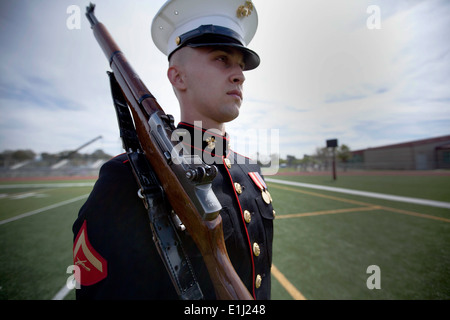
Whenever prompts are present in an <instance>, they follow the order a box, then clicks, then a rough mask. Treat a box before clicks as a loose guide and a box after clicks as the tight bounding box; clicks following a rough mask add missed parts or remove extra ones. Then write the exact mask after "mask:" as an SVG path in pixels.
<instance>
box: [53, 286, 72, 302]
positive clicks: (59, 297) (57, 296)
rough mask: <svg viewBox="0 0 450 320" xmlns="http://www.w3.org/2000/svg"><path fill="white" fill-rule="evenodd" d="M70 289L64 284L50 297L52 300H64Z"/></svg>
mask: <svg viewBox="0 0 450 320" xmlns="http://www.w3.org/2000/svg"><path fill="white" fill-rule="evenodd" d="M71 290H72V289H69V288H68V287H67V285H66V284H65V285H64V286H63V287H62V288H61V290H59V291H58V293H56V294H55V296H54V297H53V298H52V300H64V298H65V297H66V296H67V295H68V294H69V292H70V291H71Z"/></svg>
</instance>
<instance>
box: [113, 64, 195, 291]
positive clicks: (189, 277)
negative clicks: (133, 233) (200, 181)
mask: <svg viewBox="0 0 450 320" xmlns="http://www.w3.org/2000/svg"><path fill="white" fill-rule="evenodd" d="M108 75H109V78H110V84H111V93H112V97H113V101H114V107H115V110H116V114H117V121H118V123H119V129H120V137H121V138H122V143H123V147H124V149H125V150H126V152H127V156H128V159H129V161H130V164H131V167H132V169H133V173H134V176H135V177H136V180H137V182H138V184H139V186H140V191H139V196H140V197H141V198H143V200H144V205H145V207H146V209H147V211H148V216H149V219H150V226H151V230H152V233H153V241H154V242H155V245H156V248H157V249H158V253H159V255H160V256H161V258H162V260H163V262H164V265H165V267H166V269H167V271H168V273H169V276H170V278H171V280H172V283H173V284H174V287H175V290H176V291H177V293H178V296H179V297H180V299H182V300H196V299H203V293H202V291H201V289H200V286H199V284H198V282H197V279H196V277H195V274H194V271H193V268H192V265H191V263H190V261H189V258H188V256H187V254H186V252H185V250H184V248H183V244H182V241H181V239H180V236H179V234H178V232H177V229H176V227H175V225H174V222H173V220H172V218H171V217H170V214H168V213H169V212H171V208H170V205H169V204H168V201H166V200H165V196H164V190H163V188H162V187H161V185H160V183H159V181H158V179H157V177H156V176H155V173H154V172H153V170H152V168H151V166H150V164H149V163H148V160H147V158H146V157H145V155H144V152H143V151H142V148H141V145H140V143H139V139H138V136H137V133H136V129H135V127H134V125H133V120H132V117H131V114H130V110H129V109H128V105H127V102H126V99H125V97H124V95H123V93H122V90H121V88H120V85H119V84H118V83H117V80H116V78H115V76H114V73H112V72H108ZM149 272H151V271H149Z"/></svg>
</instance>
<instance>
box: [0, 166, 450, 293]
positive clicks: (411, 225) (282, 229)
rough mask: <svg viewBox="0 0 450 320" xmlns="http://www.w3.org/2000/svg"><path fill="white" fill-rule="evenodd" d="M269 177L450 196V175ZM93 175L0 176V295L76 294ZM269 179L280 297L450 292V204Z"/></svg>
mask: <svg viewBox="0 0 450 320" xmlns="http://www.w3.org/2000/svg"><path fill="white" fill-rule="evenodd" d="M271 178H273V179H279V180H281V181H291V182H302V183H308V184H313V185H324V186H331V187H337V188H341V189H352V190H362V191H369V192H376V193H383V194H388V195H397V196H403V197H410V198H420V199H429V200H436V201H440V202H447V203H450V176H448V175H446V176H444V175H443V176H439V175H414V176H409V175H383V174H379V175H364V174H359V175H345V176H339V177H338V180H337V181H332V180H331V179H330V178H329V177H327V176H276V177H271ZM94 182H95V181H94V180H57V181H48V180H42V181H37V180H32V181H3V182H1V183H0V299H14V300H17V299H43V300H49V299H53V298H55V297H58V298H64V299H74V297H75V293H74V290H72V291H67V290H65V288H66V281H67V278H68V277H69V276H70V274H69V273H67V268H68V267H69V266H70V265H72V237H73V236H72V230H71V228H72V224H73V221H74V220H75V218H76V216H77V213H78V210H79V208H80V207H81V205H82V204H83V203H84V201H85V200H86V198H87V196H88V194H89V192H90V191H91V190H92V186H93V183H94ZM268 185H269V189H270V193H271V195H272V198H273V200H274V202H273V204H274V208H275V210H276V213H277V217H276V219H275V221H274V228H275V238H274V252H273V268H272V298H273V299H309V300H323V299H450V250H449V246H450V209H448V208H442V207H436V206H431V205H424V204H413V203H409V202H404V201H392V200H385V199H378V198H373V197H368V196H360V195H352V194H347V193H342V192H334V191H326V190H318V189H314V188H311V187H298V186H295V185H286V184H283V183H279V182H278V183H275V182H269V183H268ZM58 293H59V295H58Z"/></svg>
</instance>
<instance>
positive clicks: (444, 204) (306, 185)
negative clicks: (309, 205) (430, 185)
mask: <svg viewBox="0 0 450 320" xmlns="http://www.w3.org/2000/svg"><path fill="white" fill-rule="evenodd" d="M265 180H266V181H268V182H273V183H279V184H285V185H290V186H296V187H304V188H311V189H318V190H325V191H333V192H340V193H347V194H354V195H357V196H363V197H369V198H377V199H384V200H391V201H399V202H407V203H414V204H421V205H424V206H431V207H438V208H445V209H450V202H444V201H435V200H427V199H420V198H411V197H402V196H394V195H391V194H384V193H376V192H368V191H359V190H353V189H344V188H336V187H327V186H321V185H317V184H310V183H303V182H295V181H286V180H279V179H273V178H265Z"/></svg>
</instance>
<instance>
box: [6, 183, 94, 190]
mask: <svg viewBox="0 0 450 320" xmlns="http://www.w3.org/2000/svg"><path fill="white" fill-rule="evenodd" d="M94 184H95V182H67V183H65V182H61V183H24V184H20V183H18V184H0V189H23V188H72V187H92V186H94Z"/></svg>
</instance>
